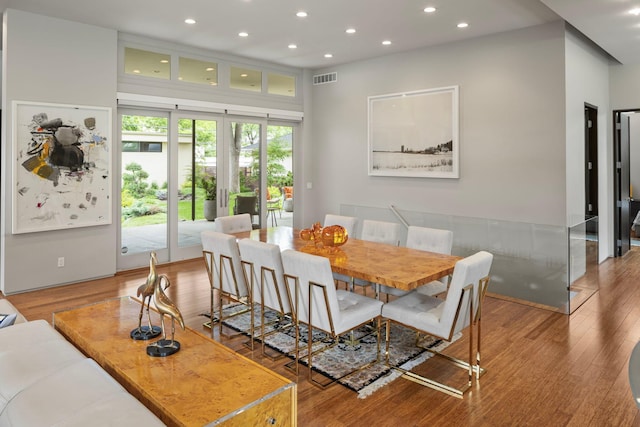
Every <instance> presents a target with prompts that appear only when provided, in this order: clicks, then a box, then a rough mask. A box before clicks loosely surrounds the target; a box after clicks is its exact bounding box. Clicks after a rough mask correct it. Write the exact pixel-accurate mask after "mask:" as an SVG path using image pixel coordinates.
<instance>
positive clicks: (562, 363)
mask: <svg viewBox="0 0 640 427" xmlns="http://www.w3.org/2000/svg"><path fill="white" fill-rule="evenodd" d="M158 271H159V272H161V273H165V274H167V275H168V276H169V278H170V279H171V283H172V286H171V288H169V291H170V292H169V295H170V297H171V298H172V299H173V300H174V301H175V302H176V304H177V305H178V307H180V309H181V311H182V313H183V316H184V318H185V320H186V323H187V325H188V326H190V327H192V328H194V329H196V330H202V331H203V332H205V333H206V332H207V331H208V330H206V329H204V328H203V327H202V326H201V325H202V321H203V317H202V316H200V313H203V312H206V311H207V310H208V307H209V283H208V280H207V277H206V274H205V270H204V264H203V262H202V261H201V260H193V261H186V262H180V263H176V264H170V265H163V266H159V267H158ZM146 274H147V270H146V269H145V270H137V271H131V272H126V273H121V274H118V275H116V276H115V277H112V278H106V279H100V280H94V281H89V282H84V283H79V284H73V285H68V286H63V287H57V288H51V289H44V290H40V291H35V292H28V293H23V294H17V295H11V296H9V297H8V299H9V300H10V301H11V302H12V303H13V304H14V305H15V306H16V307H18V309H19V310H20V311H21V312H22V313H23V314H24V315H25V316H26V317H27V318H28V319H31V320H33V319H45V320H48V321H49V322H51V315H52V312H54V311H57V310H61V309H64V308H68V307H73V306H77V305H81V304H87V303H91V302H97V301H101V300H104V299H106V298H111V297H116V296H122V295H135V290H136V289H137V287H138V285H140V284H141V283H142V282H143V281H144V279H145V277H146ZM592 280H597V281H598V285H599V288H600V290H599V292H597V293H596V294H595V295H594V296H593V297H591V298H590V299H589V300H588V301H587V302H586V303H585V304H584V305H583V306H582V307H580V308H579V309H578V310H577V311H576V312H575V313H574V314H573V315H571V316H567V315H563V314H558V313H552V312H549V311H546V310H543V309H539V308H533V307H529V306H525V305H521V304H518V303H514V302H509V301H503V300H499V299H495V298H490V297H488V298H487V299H486V300H485V306H484V315H483V324H482V326H483V353H482V356H483V361H484V366H485V367H486V368H487V373H486V375H484V376H483V377H482V381H481V383H480V385H479V386H474V388H473V389H472V390H471V391H470V392H469V393H468V394H467V395H466V396H465V398H464V399H463V400H460V399H456V398H453V397H449V396H446V395H444V394H442V393H439V392H436V391H433V390H430V389H427V388H424V387H421V386H419V385H417V384H415V383H413V382H411V381H408V380H405V379H398V380H396V381H394V382H393V383H391V384H390V385H388V386H386V387H384V388H383V389H381V390H379V391H377V392H376V393H374V394H373V395H372V396H370V397H369V398H367V399H363V400H361V399H358V398H357V396H356V394H355V393H354V392H352V391H350V390H348V389H346V388H343V387H342V386H340V385H336V386H333V387H331V388H329V389H327V390H324V391H321V390H319V389H317V388H315V387H313V386H311V385H309V384H308V383H307V382H306V381H304V380H303V379H302V377H301V379H300V381H299V389H298V409H299V413H298V422H299V425H300V426H305V427H306V426H400V425H402V426H427V425H441V426H442V425H472V426H516V425H517V426H565V425H567V426H608V425H611V426H629V425H640V412H639V411H638V409H637V407H636V405H635V403H634V401H633V399H632V397H631V392H630V389H629V383H628V379H627V369H628V359H629V355H630V353H631V350H632V348H633V346H634V345H635V344H636V342H637V341H638V340H639V338H640V249H633V250H632V251H631V252H629V253H628V254H627V255H626V256H624V257H622V258H616V259H610V260H607V261H606V262H605V263H603V264H602V265H600V267H599V268H598V271H597V273H596V274H595V276H594V278H593V279H592ZM135 321H136V319H132V322H135ZM222 341H223V342H224V343H225V344H227V345H229V346H231V347H233V348H234V349H236V350H238V351H239V352H241V353H242V354H245V355H247V356H249V357H252V355H251V354H248V353H247V350H245V349H244V348H243V346H242V345H241V341H242V340H241V339H238V338H236V339H223V340H222ZM467 345H468V341H467V340H466V338H463V339H461V340H460V341H458V342H456V343H454V344H453V345H452V346H451V347H449V349H448V350H449V351H450V354H453V355H457V356H459V357H464V356H465V351H466V349H467ZM257 353H258V352H257V351H256V356H255V358H256V360H259V356H257ZM259 361H260V363H263V364H264V365H266V366H268V367H270V368H271V369H273V370H275V371H277V372H279V373H280V374H282V375H284V376H286V377H289V378H291V379H293V376H292V375H291V373H290V371H288V370H287V369H285V368H283V367H282V364H283V362H282V361H279V362H271V361H269V360H259ZM421 369H423V370H426V371H430V372H432V373H433V374H436V375H441V376H444V377H448V376H450V375H454V374H455V375H456V377H455V378H456V379H458V375H459V374H458V373H457V372H455V373H454V372H453V371H451V368H449V367H448V366H447V365H443V364H442V363H440V362H438V361H434V360H430V361H427V362H426V363H425V364H423V365H422V366H421ZM302 372H303V373H304V371H302ZM460 379H461V380H462V381H463V380H464V375H463V376H460Z"/></svg>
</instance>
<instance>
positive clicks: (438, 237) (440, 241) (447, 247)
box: [380, 225, 453, 296]
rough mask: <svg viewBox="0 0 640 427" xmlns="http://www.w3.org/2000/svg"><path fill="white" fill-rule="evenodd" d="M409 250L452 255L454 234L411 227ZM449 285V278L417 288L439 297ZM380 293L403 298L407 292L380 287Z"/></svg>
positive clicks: (424, 292)
mask: <svg viewBox="0 0 640 427" xmlns="http://www.w3.org/2000/svg"><path fill="white" fill-rule="evenodd" d="M406 247H407V248H411V249H419V250H421V251H428V252H435V253H438V254H444V255H451V248H452V247H453V232H452V231H450V230H442V229H438V228H429V227H417V226H414V225H410V226H409V228H408V229H407V244H406ZM448 284H449V276H446V277H442V278H440V279H438V280H433V281H431V282H429V283H426V284H424V285H422V286H419V287H418V288H417V291H418V292H419V293H421V294H424V295H438V294H441V293H443V292H446V290H447V287H448ZM380 292H383V293H386V294H387V295H395V296H401V295H404V294H405V293H406V292H404V291H401V290H399V289H396V288H390V287H388V286H380Z"/></svg>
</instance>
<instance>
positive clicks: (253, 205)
mask: <svg viewBox="0 0 640 427" xmlns="http://www.w3.org/2000/svg"><path fill="white" fill-rule="evenodd" d="M234 213H235V214H236V215H239V214H243V213H248V214H251V215H258V196H237V197H236V207H235V210H234Z"/></svg>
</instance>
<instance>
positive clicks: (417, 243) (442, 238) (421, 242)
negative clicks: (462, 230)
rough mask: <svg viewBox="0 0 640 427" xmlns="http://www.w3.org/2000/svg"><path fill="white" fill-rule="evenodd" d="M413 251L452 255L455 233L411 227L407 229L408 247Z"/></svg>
mask: <svg viewBox="0 0 640 427" xmlns="http://www.w3.org/2000/svg"><path fill="white" fill-rule="evenodd" d="M406 246H407V247H408V248H411V249H420V250H421V251H429V252H436V253H439V254H444V255H451V247H452V246H453V232H452V231H450V230H441V229H438V228H428V227H416V226H415V225H410V226H409V228H408V229H407V245H406Z"/></svg>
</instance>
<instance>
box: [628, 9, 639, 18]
mask: <svg viewBox="0 0 640 427" xmlns="http://www.w3.org/2000/svg"><path fill="white" fill-rule="evenodd" d="M629 13H630V14H632V15H636V16H638V15H640V7H634V8H633V9H631V10H630V11H629Z"/></svg>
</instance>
